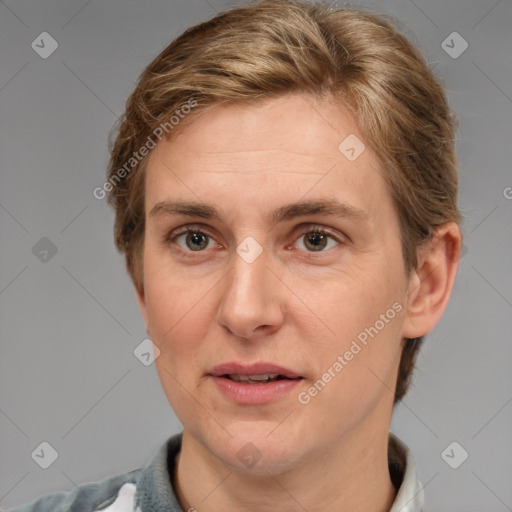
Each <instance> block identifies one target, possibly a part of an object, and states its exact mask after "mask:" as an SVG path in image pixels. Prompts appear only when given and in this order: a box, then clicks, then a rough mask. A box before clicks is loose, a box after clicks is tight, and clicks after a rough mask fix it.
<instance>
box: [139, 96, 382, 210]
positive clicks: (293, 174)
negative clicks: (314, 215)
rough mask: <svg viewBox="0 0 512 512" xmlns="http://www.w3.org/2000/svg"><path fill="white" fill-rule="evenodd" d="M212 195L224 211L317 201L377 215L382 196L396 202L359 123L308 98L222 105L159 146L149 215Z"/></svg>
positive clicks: (149, 184) (152, 166)
mask: <svg viewBox="0 0 512 512" xmlns="http://www.w3.org/2000/svg"><path fill="white" fill-rule="evenodd" d="M213 193H215V195H216V196H217V197H218V206H219V208H223V207H228V206H233V205H235V204H241V203H244V204H245V206H247V205H248V202H250V203H251V204H252V205H253V206H254V205H256V203H257V202H258V201H259V205H260V206H262V205H265V206H267V205H270V203H272V204H273V206H274V207H275V206H277V205H278V203H279V202H280V201H281V202H282V203H290V202H292V200H298V199H300V198H306V196H307V199H311V200H314V199H315V195H317V196H318V197H320V196H321V197H323V198H325V197H326V196H330V197H331V198H334V196H336V197H337V198H338V199H341V200H343V202H346V203H348V204H350V205H352V206H353V207H354V208H358V209H360V210H367V211H368V213H370V214H371V211H372V210H374V214H378V212H377V211H375V210H376V203H378V202H379V201H382V199H383V196H387V199H386V200H387V201H388V202H389V200H390V197H389V194H388V192H387V187H386V184H385V183H384V180H383V178H382V175H381V171H380V170H379V162H378V159H377V158H376V156H375V155H374V154H373V152H372V151H371V150H370V148H369V147H368V146H367V145H365V144H364V141H363V137H362V136H361V134H360V132H359V129H358V126H357V123H356V121H355V119H354V118H353V117H352V116H351V115H350V114H349V113H348V112H346V111H345V110H343V109H341V108H340V107H338V106H336V105H334V104H333V103H331V102H329V101H328V100H326V99H318V98H314V97H312V96H305V95H289V96H286V97H280V98H274V99H271V100H265V101H262V102H261V103H259V104H257V105H241V104H222V105H216V106H214V107H213V108H210V109H208V110H205V111H204V112H202V113H201V114H200V115H199V116H198V117H197V118H195V119H194V120H193V121H192V122H191V123H190V124H188V125H187V126H186V127H185V128H184V129H183V130H182V131H180V132H179V133H178V134H177V135H176V136H175V137H174V138H172V139H171V140H169V141H167V140H163V141H161V142H160V143H159V144H157V147H156V148H155V149H154V150H153V151H152V153H151V155H150V158H149V162H148V166H147V176H146V199H147V200H146V214H148V213H149V212H150V211H151V209H152V208H153V207H154V206H155V204H156V203H157V202H159V201H164V200H166V199H167V198H168V196H169V195H174V196H175V197H174V198H179V199H184V198H185V199H194V200H195V201H198V200H199V201H204V202H207V203H212V201H213V202H215V197H212V194H213ZM234 196H236V197H234ZM228 197H230V198H231V199H230V200H229V201H227V198H228ZM237 199H238V203H237ZM377 199H378V201H376V200H377Z"/></svg>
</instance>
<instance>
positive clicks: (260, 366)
mask: <svg viewBox="0 0 512 512" xmlns="http://www.w3.org/2000/svg"><path fill="white" fill-rule="evenodd" d="M268 373H270V374H277V375H282V376H283V377H287V378H289V379H297V378H301V375H299V374H298V373H295V372H293V371H292V370H288V369H287V368H283V367H282V366H278V365H275V364H272V363H265V362H261V363H253V364H241V363H237V362H231V363H222V364H219V365H217V366H214V367H213V368H212V370H211V371H210V373H209V374H210V375H213V376H214V377H219V376H221V375H233V374H238V375H265V374H268Z"/></svg>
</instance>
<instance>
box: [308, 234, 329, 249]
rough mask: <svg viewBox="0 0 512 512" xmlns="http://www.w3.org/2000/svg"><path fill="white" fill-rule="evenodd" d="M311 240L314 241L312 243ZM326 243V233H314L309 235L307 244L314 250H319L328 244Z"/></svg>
mask: <svg viewBox="0 0 512 512" xmlns="http://www.w3.org/2000/svg"><path fill="white" fill-rule="evenodd" d="M310 241H312V242H311V243H310ZM326 243H327V240H326V237H325V235H322V234H320V233H314V234H312V235H310V236H308V237H307V243H306V245H309V246H310V247H311V248H313V250H314V251H318V250H319V249H323V248H324V247H325V246H326Z"/></svg>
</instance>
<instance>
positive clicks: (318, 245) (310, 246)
mask: <svg viewBox="0 0 512 512" xmlns="http://www.w3.org/2000/svg"><path fill="white" fill-rule="evenodd" d="M299 242H301V243H302V245H303V247H304V248H305V250H306V251H309V252H319V251H324V250H326V249H331V248H332V247H335V246H336V245H338V243H339V242H338V241H337V240H335V239H334V237H333V236H332V235H330V234H329V233H327V232H326V231H324V230H322V229H313V230H311V229H310V230H309V231H305V232H303V233H302V234H301V236H300V238H299V239H298V240H297V244H299Z"/></svg>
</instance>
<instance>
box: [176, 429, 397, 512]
mask: <svg viewBox="0 0 512 512" xmlns="http://www.w3.org/2000/svg"><path fill="white" fill-rule="evenodd" d="M381 426H382V428H380V429H378V430H376V429H375V424H374V423H373V422H369V424H368V428H366V429H365V428H364V425H359V427H358V428H357V429H354V430H352V431H350V432H348V433H346V434H344V435H343V436H342V437H341V438H339V439H338V440H337V442H336V444H334V445H333V446H331V447H329V450H328V451H326V452H325V453H320V454H316V455H315V456H311V457H309V458H308V459H307V460H302V461H301V465H300V466H297V467H295V468H293V469H290V470H287V471H284V472H279V473H275V474H271V473H267V474H266V475H252V474H247V473H242V472H238V471H237V470H236V469H233V468H231V467H229V466H227V465H226V464H224V463H223V462H222V461H220V460H219V459H218V458H216V457H215V456H213V455H212V454H211V453H210V452H209V451H208V450H207V449H206V448H205V447H204V446H203V445H201V444H200V443H198V442H197V441H196V440H195V439H194V438H193V437H192V436H191V435H190V434H188V433H187V432H186V431H185V432H184V433H183V441H182V449H181V452H180V455H179V456H178V459H177V469H176V471H175V492H176V495H177V498H178V501H179V502H180V504H181V505H182V507H183V510H186V511H188V510H192V511H193V510H195V509H197V510H200V511H201V512H216V511H218V510H239V511H240V512H250V511H254V510H258V511H259V512H270V511H275V510H276V509H279V510H280V511H283V512H296V511H297V510H307V511H308V512H320V511H322V512H323V511H325V510H338V511H342V512H356V511H357V512H388V511H389V510H390V508H391V507H392V505H393V502H394V500H395V497H396V489H395V488H394V486H393V484H392V482H391V478H390V475H389V468H388V432H389V424H381ZM369 490H370V492H369Z"/></svg>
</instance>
